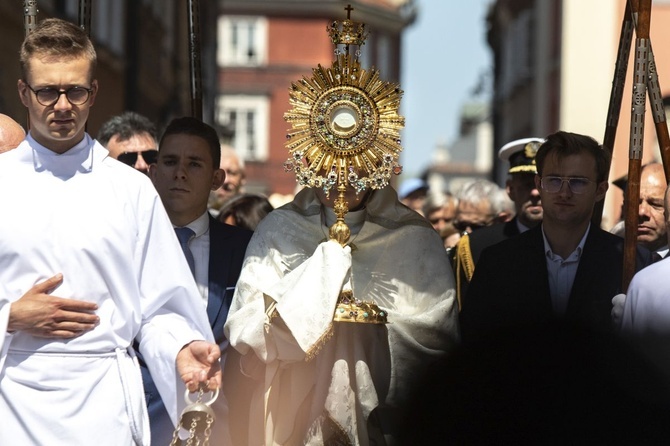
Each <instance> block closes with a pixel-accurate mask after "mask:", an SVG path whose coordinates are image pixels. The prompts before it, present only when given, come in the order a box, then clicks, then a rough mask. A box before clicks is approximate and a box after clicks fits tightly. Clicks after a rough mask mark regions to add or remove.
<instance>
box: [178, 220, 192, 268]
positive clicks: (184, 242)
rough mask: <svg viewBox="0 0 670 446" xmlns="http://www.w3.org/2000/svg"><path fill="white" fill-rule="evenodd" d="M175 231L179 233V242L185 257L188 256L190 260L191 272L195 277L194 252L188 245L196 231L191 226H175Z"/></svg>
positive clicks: (188, 260) (187, 260)
mask: <svg viewBox="0 0 670 446" xmlns="http://www.w3.org/2000/svg"><path fill="white" fill-rule="evenodd" d="M174 232H176V233H177V238H178V239H179V244H180V245H181V250H182V251H184V257H186V262H188V267H189V268H191V274H193V277H195V259H194V258H193V253H192V252H191V248H189V247H188V242H189V240H191V239H192V238H193V237H195V232H193V230H192V229H191V228H187V227H183V228H174Z"/></svg>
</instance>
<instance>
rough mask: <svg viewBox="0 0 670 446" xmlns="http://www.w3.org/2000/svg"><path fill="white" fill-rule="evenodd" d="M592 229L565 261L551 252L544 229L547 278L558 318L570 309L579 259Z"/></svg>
mask: <svg viewBox="0 0 670 446" xmlns="http://www.w3.org/2000/svg"><path fill="white" fill-rule="evenodd" d="M590 229H591V225H590V224H589V227H588V228H586V232H585V233H584V236H583V237H582V239H581V241H580V242H579V245H577V247H576V248H575V250H574V251H572V253H571V254H570V255H569V256H568V258H567V259H564V258H562V257H561V256H559V255H558V254H556V253H554V252H553V251H552V250H551V246H550V245H549V241H548V240H547V236H546V235H545V234H544V227H543V228H542V238H543V239H544V254H545V256H546V258H547V276H548V277H549V293H550V294H551V307H552V309H553V311H554V314H556V315H558V316H563V315H565V311H566V310H567V308H568V300H569V299H570V292H571V291H572V284H573V283H574V282H575V275H577V267H579V259H580V258H581V257H582V252H583V250H584V243H585V242H586V236H587V235H588V234H589V230H590Z"/></svg>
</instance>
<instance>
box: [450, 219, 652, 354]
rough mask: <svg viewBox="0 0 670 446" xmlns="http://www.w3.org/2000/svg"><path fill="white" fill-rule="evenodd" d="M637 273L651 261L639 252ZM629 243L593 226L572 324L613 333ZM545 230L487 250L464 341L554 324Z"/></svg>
mask: <svg viewBox="0 0 670 446" xmlns="http://www.w3.org/2000/svg"><path fill="white" fill-rule="evenodd" d="M637 257H638V258H637V268H636V269H637V270H639V269H641V268H642V267H644V266H646V265H648V264H649V263H650V261H651V256H650V253H649V251H647V250H645V249H643V248H638V256H637ZM622 270H623V239H622V238H621V237H617V236H615V235H613V234H610V233H608V232H606V231H603V230H602V229H600V228H594V227H591V229H590V231H589V234H588V236H587V238H586V242H585V244H584V250H583V252H582V255H581V259H580V261H579V266H578V268H577V274H576V275H575V280H574V283H573V286H572V290H571V293H570V298H569V300H568V306H567V310H566V314H565V317H564V318H562V320H567V321H570V322H572V323H576V324H578V325H580V326H585V327H588V328H590V329H595V330H599V331H600V330H603V331H609V330H610V329H611V314H610V313H611V309H612V302H611V301H612V297H614V296H615V295H616V294H618V293H620V292H621V280H622ZM556 319H557V318H556V317H555V316H554V314H553V311H552V304H551V295H550V292H549V279H548V273H547V261H546V256H545V251H544V240H543V237H542V229H541V226H538V227H536V228H533V229H531V230H529V231H526V232H525V233H523V234H520V235H519V236H517V237H512V238H509V239H507V240H505V241H503V242H500V243H498V244H496V245H493V246H491V247H489V248H487V249H485V250H484V251H483V252H482V254H481V256H480V258H479V262H478V263H477V267H476V268H475V273H474V275H473V277H472V281H471V282H470V286H469V289H468V294H467V296H465V299H464V301H463V309H462V311H461V332H462V337H463V341H464V342H467V341H469V340H472V339H473V338H475V339H476V338H477V337H480V336H483V335H490V334H491V333H495V332H497V331H499V330H505V329H518V328H521V327H530V326H542V325H543V324H546V323H553V322H554V321H556Z"/></svg>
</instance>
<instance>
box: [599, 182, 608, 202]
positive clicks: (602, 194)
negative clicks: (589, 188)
mask: <svg viewBox="0 0 670 446" xmlns="http://www.w3.org/2000/svg"><path fill="white" fill-rule="evenodd" d="M609 187H610V185H609V183H608V182H607V180H605V181H601V182H600V183H598V186H597V187H596V201H600V200H602V199H604V198H605V193H606V192H607V189H609Z"/></svg>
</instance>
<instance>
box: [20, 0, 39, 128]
mask: <svg viewBox="0 0 670 446" xmlns="http://www.w3.org/2000/svg"><path fill="white" fill-rule="evenodd" d="M38 12H39V10H38V9H37V0H24V1H23V29H24V31H25V35H26V36H27V35H28V34H30V33H31V32H32V30H34V29H35V27H36V26H37V13H38ZM24 81H26V82H28V80H27V79H24ZM26 130H28V131H30V113H26Z"/></svg>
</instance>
